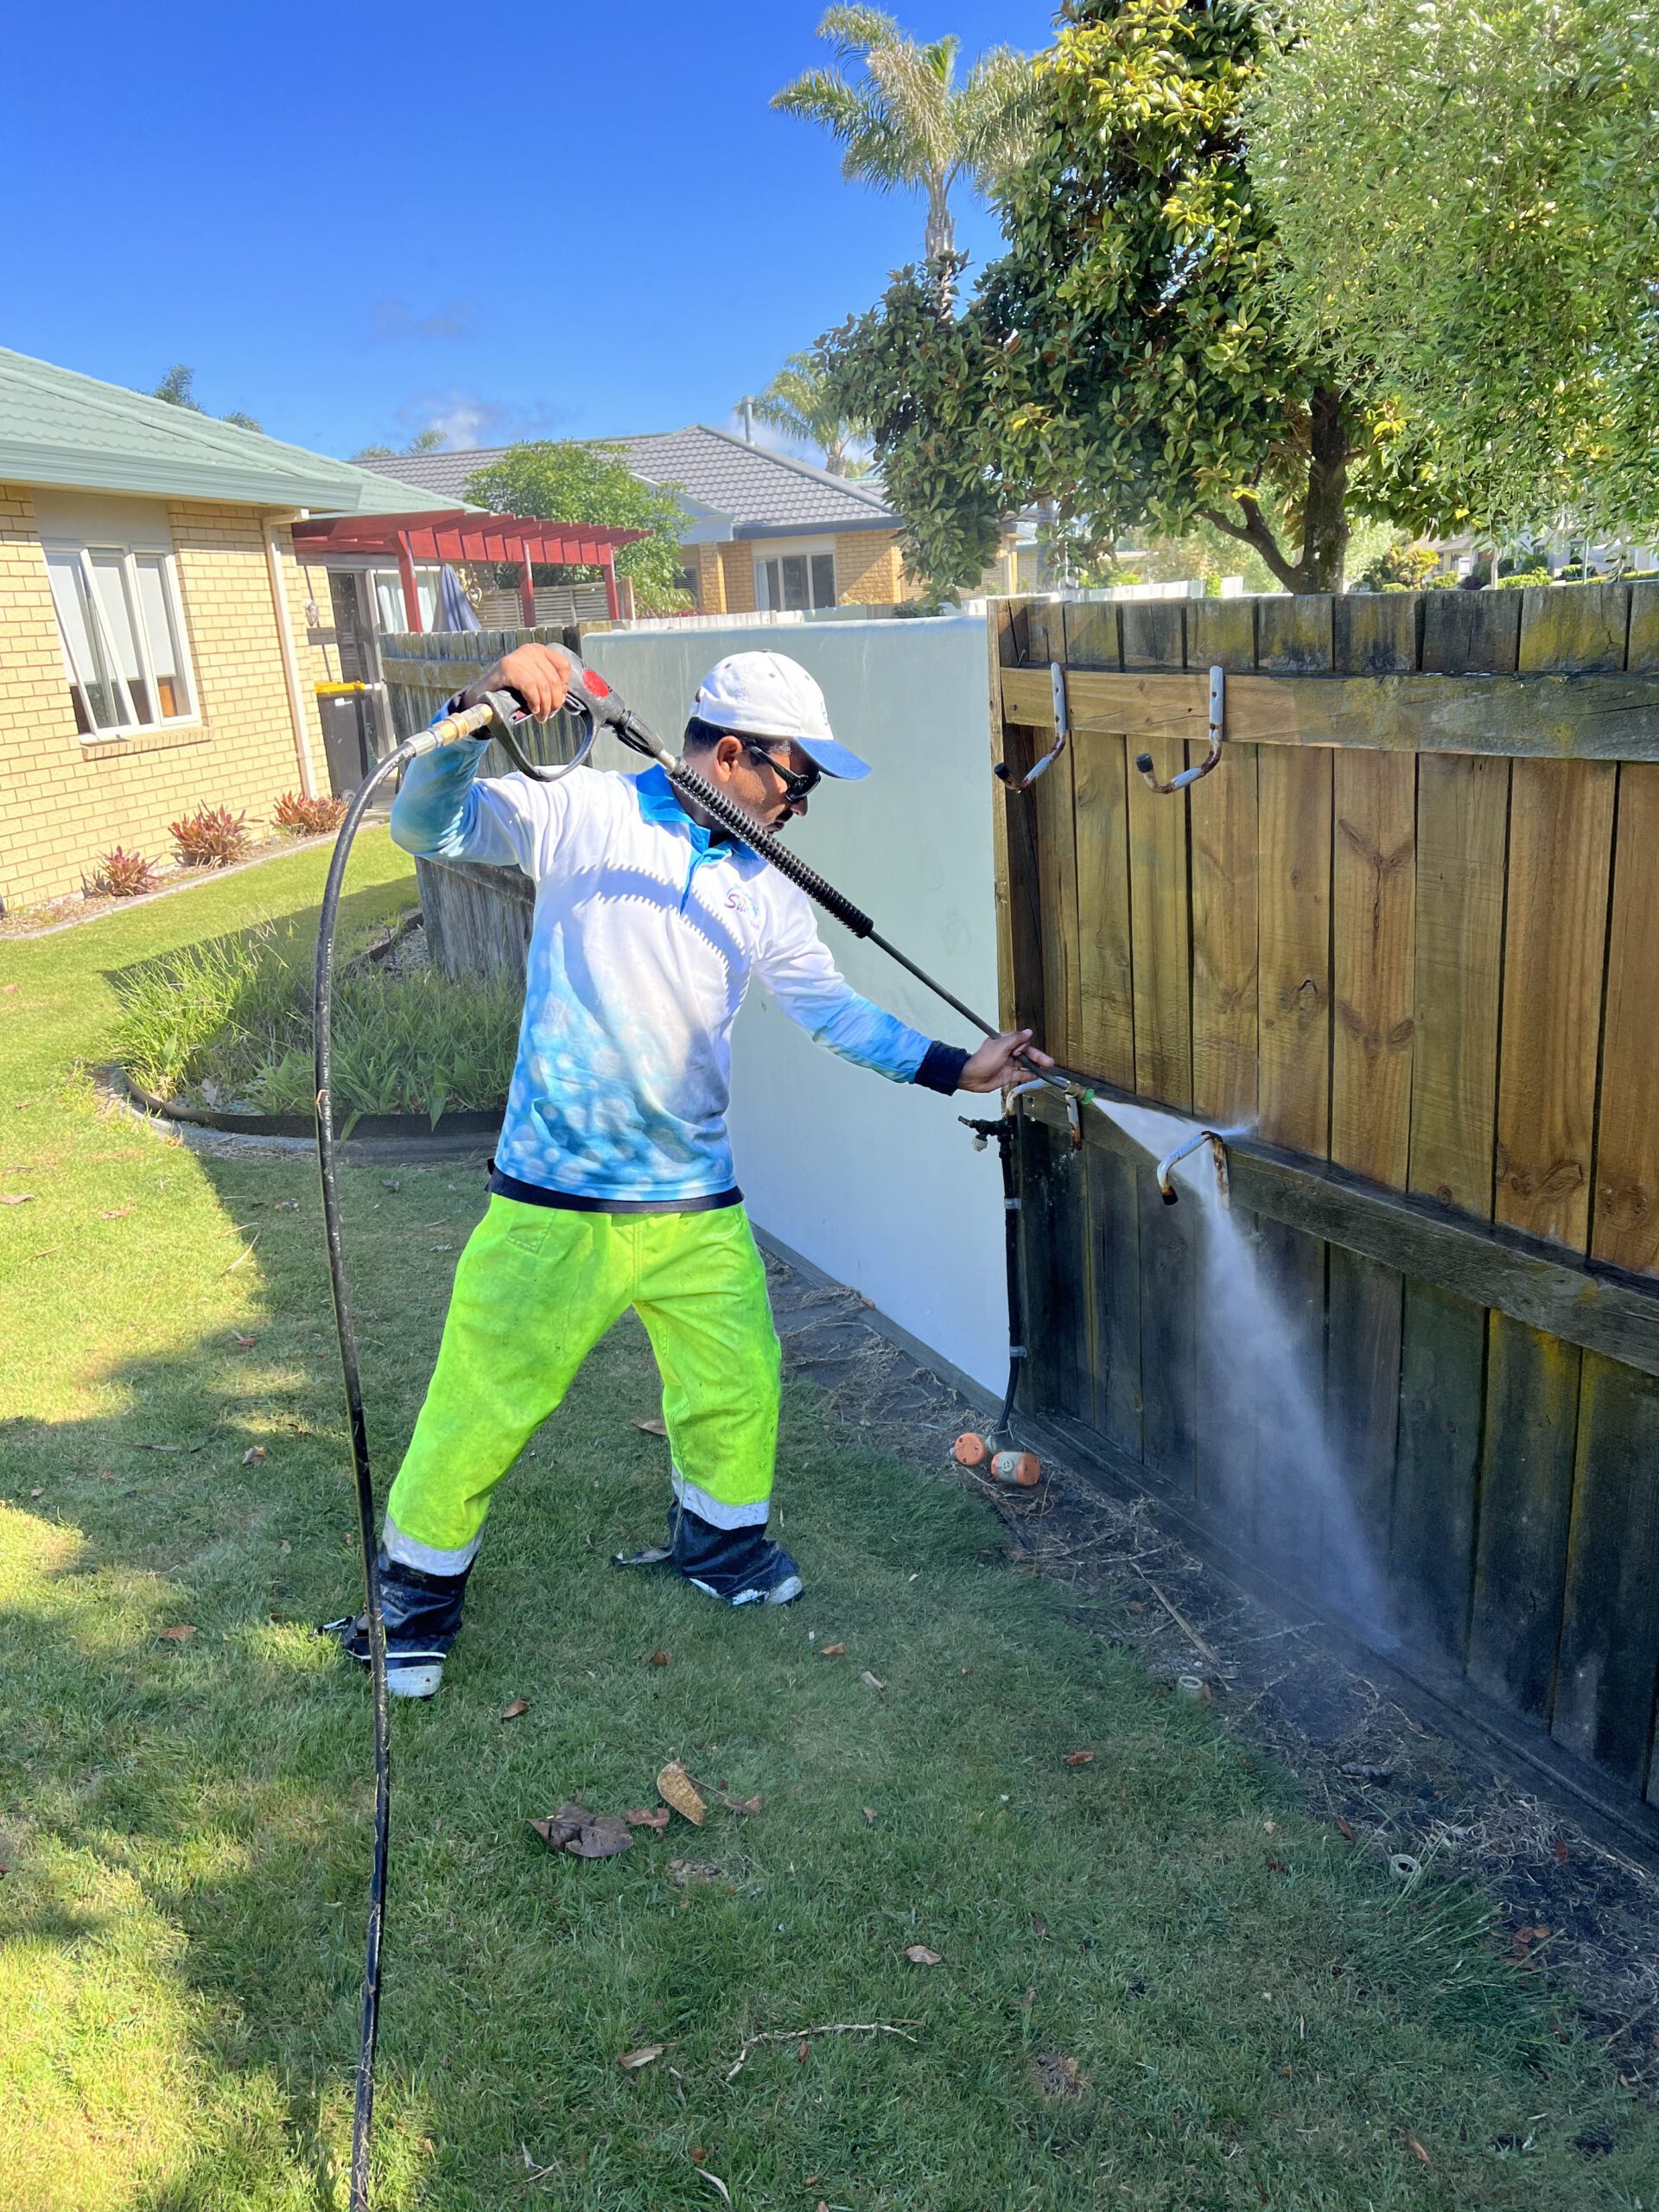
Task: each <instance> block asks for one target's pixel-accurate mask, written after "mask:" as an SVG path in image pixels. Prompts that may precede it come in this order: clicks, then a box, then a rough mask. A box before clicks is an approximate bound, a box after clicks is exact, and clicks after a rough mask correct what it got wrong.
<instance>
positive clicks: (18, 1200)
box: [0, 1191, 35, 1206]
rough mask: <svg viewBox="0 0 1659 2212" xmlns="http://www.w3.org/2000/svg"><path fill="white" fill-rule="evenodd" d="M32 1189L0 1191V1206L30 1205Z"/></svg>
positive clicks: (31, 1202)
mask: <svg viewBox="0 0 1659 2212" xmlns="http://www.w3.org/2000/svg"><path fill="white" fill-rule="evenodd" d="M34 1203H35V1193H34V1192H33V1191H0V1206H32V1205H34Z"/></svg>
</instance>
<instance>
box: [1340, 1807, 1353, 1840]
mask: <svg viewBox="0 0 1659 2212" xmlns="http://www.w3.org/2000/svg"><path fill="white" fill-rule="evenodd" d="M1337 1834H1338V1835H1339V1836H1341V1838H1342V1839H1343V1840H1344V1842H1345V1843H1351V1842H1352V1841H1353V1840H1354V1824H1353V1822H1352V1821H1344V1819H1343V1817H1342V1815H1341V1814H1340V1813H1338V1815H1337Z"/></svg>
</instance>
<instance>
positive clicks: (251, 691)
mask: <svg viewBox="0 0 1659 2212" xmlns="http://www.w3.org/2000/svg"><path fill="white" fill-rule="evenodd" d="M429 505H431V501H430V499H429V497H428V495H427V494H426V493H423V492H419V491H415V490H412V489H411V488H410V487H409V486H406V485H404V484H400V483H397V482H395V481H391V480H387V478H385V476H384V475H378V476H377V475H371V474H368V473H367V472H366V471H365V470H363V469H360V468H356V467H352V466H350V465H349V464H348V463H346V462H344V461H332V460H329V459H327V458H325V457H323V456H322V455H320V454H311V453H307V452H305V451H303V450H302V448H300V447H297V446H289V445H283V444H282V443H280V442H278V441H277V440H276V439H274V438H267V437H264V436H262V435H259V434H258V433H257V432H256V431H251V430H243V429H237V428H235V427H234V426H232V424H230V423H220V422H217V421H214V420H213V418H211V417H210V416H204V415H197V414H194V413H193V412H191V411H190V410H187V409H183V408H179V407H171V406H168V405H167V404H165V403H163V402H162V401H160V400H156V399H149V398H146V397H142V396H141V395H139V394H137V393H136V392H130V391H123V390H121V389H120V388H119V387H118V386H116V385H106V384H100V383H99V382H97V381H96V380H95V379H94V378H91V377H84V376H79V375H76V374H75V373H74V372H72V371H70V370H67V369H60V368H56V367H54V366H52V365H50V364H48V363H47V362H44V361H35V360H31V359H29V358H28V357H27V356H26V355H23V354H21V353H8V352H5V351H3V350H0V904H3V906H4V907H5V908H6V909H14V910H15V909H16V908H17V907H19V906H30V905H33V904H35V903H37V902H40V901H41V900H45V899H52V898H55V897H57V896H59V895H60V894H61V893H67V892H73V891H76V890H78V889H79V887H80V884H81V880H82V878H83V875H86V876H90V875H91V874H92V873H93V871H94V869H95V868H96V865H97V862H98V860H99V855H102V854H104V853H105V852H107V851H109V850H110V849H111V847H113V846H116V845H120V846H123V847H124V848H125V849H126V850H128V851H129V852H130V851H133V850H137V851H141V852H143V854H145V855H147V856H148V857H149V858H151V859H160V858H165V857H166V856H167V855H168V852H169V849H170V848H169V842H168V823H169V822H171V821H173V820H175V818H176V817H178V816H179V815H181V814H182V813H184V812H186V811H188V810H191V809H193V808H194V806H196V805H197V804H199V803H200V804H207V805H209V806H220V805H223V806H228V807H229V808H230V809H231V810H232V813H238V814H239V813H242V812H244V811H245V812H246V814H247V816H248V819H249V823H250V826H251V827H253V826H256V825H261V826H262V825H263V824H264V822H265V821H266V820H268V818H269V817H270V810H271V808H272V806H273V805H274V804H275V802H276V800H277V798H278V796H279V795H280V794H281V793H282V792H283V791H315V790H319V789H321V790H324V791H326V790H327V788H328V781H327V771H326V768H325V766H324V765H323V747H322V741H321V724H320V721H319V716H318V708H317V702H316V699H315V691H314V687H315V684H316V683H318V682H319V681H321V680H324V679H325V678H326V677H327V675H328V674H329V673H330V671H329V670H328V669H327V668H326V667H325V665H324V663H323V659H322V657H321V650H320V648H319V647H318V646H317V645H314V644H313V643H312V642H311V636H308V602H310V601H313V599H314V597H315V584H316V583H317V582H324V584H325V595H326V581H325V580H323V579H321V578H318V577H314V578H310V579H308V577H307V575H305V573H304V572H303V571H302V569H301V568H300V567H299V566H298V564H297V563H296V560H295V557H294V549H293V543H292V541H291V539H290V537H289V527H288V525H289V522H290V521H291V520H292V519H293V518H295V517H296V515H299V514H301V513H304V512H311V513H356V512H398V513H401V512H409V511H412V510H420V509H424V508H426V507H429ZM311 635H312V636H315V632H312V633H311Z"/></svg>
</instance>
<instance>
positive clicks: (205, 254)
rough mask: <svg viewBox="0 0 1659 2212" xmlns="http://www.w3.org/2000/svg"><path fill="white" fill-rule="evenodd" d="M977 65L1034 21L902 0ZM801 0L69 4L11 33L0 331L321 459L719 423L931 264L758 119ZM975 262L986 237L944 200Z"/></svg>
mask: <svg viewBox="0 0 1659 2212" xmlns="http://www.w3.org/2000/svg"><path fill="white" fill-rule="evenodd" d="M893 12H895V13H896V14H897V15H898V16H899V20H900V22H902V23H903V24H904V25H905V26H906V29H909V30H911V31H912V32H914V33H916V34H917V35H921V36H924V37H930V38H931V37H936V36H938V35H939V34H941V33H942V32H944V31H950V30H954V31H955V32H957V34H958V35H960V36H961V38H962V41H963V54H964V58H965V57H967V56H969V55H971V54H975V53H976V52H978V51H979V50H980V49H981V48H982V47H985V46H988V45H993V44H995V43H997V42H999V41H1006V42H1007V43H1009V44H1013V45H1016V46H1020V47H1021V48H1025V49H1027V51H1033V52H1034V51H1035V50H1037V49H1038V48H1040V47H1042V46H1044V45H1046V44H1047V43H1048V42H1049V40H1050V36H1051V30H1050V25H1051V20H1052V5H1051V4H1050V0H915V4H912V5H908V6H904V5H895V7H894V9H893ZM820 13H821V8H820V5H819V4H818V0H811V4H799V0H746V4H742V5H739V4H735V0H701V4H698V5H687V4H686V3H685V0H632V4H627V0H621V4H619V0H586V4H573V0H552V4H549V0H542V4H540V5H519V4H518V0H509V3H508V4H505V5H501V4H497V5H494V6H489V5H483V4H480V3H479V0H473V4H471V5H467V6H457V5H456V4H455V0H444V4H442V5H438V4H435V0H402V4H400V5H397V6H388V5H383V4H378V0H375V3H374V4H367V3H366V0H345V4H343V5H339V4H337V5H334V6H331V7H316V6H313V7H297V8H296V7H294V6H292V5H288V6H283V7H280V8H279V7H276V6H271V5H268V4H266V0H239V4H226V0H213V4H212V5H204V4H200V0H186V4H169V3H168V0H152V4H151V5H150V6H149V7H146V8H137V9H135V8H134V7H132V6H131V5H130V0H121V4H109V0H56V4H49V5H46V6H41V7H35V8H30V9H28V10H22V11H20V13H19V14H18V15H17V16H14V17H13V18H11V22H12V28H11V30H10V33H9V34H8V48H9V51H8V56H7V59H8V61H9V62H10V71H9V74H10V101H9V103H8V105H9V110H10V118H11V123H12V126H13V128H12V158H11V160H10V162H8V164H7V172H8V175H7V186H6V199H7V201H8V202H9V205H8V207H7V209H6V219H5V220H4V222H3V224H0V298H3V300H4V302H5V303H6V315H5V321H4V325H3V328H0V342H3V343H4V344H6V345H9V346H15V347H16V348H17V349H18V350H19V351H21V352H22V353H33V354H37V355H40V356H41V357H42V358H43V359H47V360H50V361H55V362H59V363H60V364H61V365H64V366H65V367H67V368H73V369H79V370H83V371H85V372H86V373H87V374H88V375H92V376H98V377H104V378H108V379H109V380H110V381H111V383H116V384H126V385H136V386H138V387H139V388H141V389H143V390H148V389H149V388H150V387H151V386H152V385H154V384H155V383H156V379H157V378H159V377H160V376H161V375H162V372H163V371H164V370H165V369H166V368H167V367H168V365H169V364H170V363H172V362H175V361H186V362H188V363H190V364H191V365H192V366H193V367H194V370H195V372H196V391H197V395H198V397H200V399H201V401H202V403H203V404H205V405H206V406H207V408H208V409H209V410H211V411H213V413H215V414H222V413H224V412H225V410H226V409H229V408H241V409H245V410H247V411H248V412H249V413H250V414H251V415H253V416H256V417H257V419H258V421H259V422H260V423H262V424H263V425H264V428H265V429H268V430H269V431H270V432H271V434H272V435H275V436H278V437H283V438H289V439H292V440H294V441H295V442H296V443H298V444H301V445H304V446H310V447H314V448H316V449H318V450H319V451H321V452H326V453H336V454H348V453H350V452H351V451H352V450H353V448H355V447H357V446H359V445H363V444H365V443H367V442H370V441H378V442H388V443H393V444H401V443H402V442H404V439H405V438H406V437H407V436H408V435H409V434H410V432H411V431H413V430H416V429H421V428H422V427H423V425H425V424H426V423H442V424H443V425H445V426H446V427H447V428H448V430H449V431H450V433H451V435H450V442H452V443H462V444H474V443H494V442H498V441H499V440H501V439H503V438H509V437H512V436H514V435H542V436H555V437H561V436H563V437H597V436H603V435H606V434H607V433H620V432H626V431H642V430H657V429H675V428H677V427H678V426H679V425H681V424H683V423H689V422H694V421H703V422H709V423H724V422H726V421H728V418H729V413H730V410H731V408H732V406H733V404H734V401H735V400H736V399H737V398H738V397H740V396H741V394H742V393H743V392H744V391H749V390H753V389H755V388H757V387H758V386H760V385H763V384H764V383H765V382H766V379H767V378H769V377H770V376H771V375H772V372H773V371H774V370H775V369H776V368H777V367H778V366H779V364H780V363H781V361H782V359H783V358H784V356H785V354H786V353H791V352H794V351H797V350H798V349H799V348H801V347H803V346H807V345H809V344H810V342H811V340H813V339H814V338H815V337H816V336H817V334H818V333H819V332H820V331H822V330H823V329H824V328H826V327H829V326H830V325H832V324H834V323H836V322H838V321H841V320H842V317H843V316H845V315H847V314H849V312H851V311H853V310H854V309H856V308H863V307H866V306H868V304H869V303H870V302H872V301H874V299H875V298H876V296H878V294H879V293H880V290H881V289H882V285H883V283H884V281H885V278H886V275H887V270H889V269H891V268H893V267H895V266H897V265H898V264H899V263H901V262H903V261H906V260H909V259H912V258H914V257H916V256H917V255H918V252H919V251H920V245H921V235H922V207H921V203H920V201H919V200H918V199H916V198H914V197H912V196H911V195H908V194H896V195H893V196H892V197H886V196H883V195H881V194H876V193H873V192H871V191H869V190H868V188H864V187H855V186H851V185H848V184H845V183H843V182H842V179H841V176H840V173H839V167H838V157H837V155H836V149H835V148H834V146H833V145H832V143H831V142H830V141H829V137H827V135H826V134H824V133H823V132H821V131H818V130H814V129H813V128H812V127H810V125H808V124H804V123H798V122H797V121H795V120H794V119H793V118H791V117H788V116H784V115H779V114H774V113H773V112H772V111H771V110H770V109H769V107H768V106H767V101H768V99H769V98H770V96H771V95H772V92H775V91H776V90H777V89H778V88H779V86H781V85H783V84H784V83H785V82H786V81H787V80H788V79H790V78H791V77H792V76H794V75H796V74H798V73H799V72H800V71H801V70H802V69H804V68H806V67H812V66H814V65H816V64H817V63H818V62H819V61H820V60H823V59H824V58H826V51H827V50H826V49H825V48H823V47H822V46H821V45H820V43H819V42H818V41H817V39H815V38H814V36H813V35H812V34H813V29H814V27H815V25H816V23H817V20H818V17H819V15H820ZM959 229H960V233H961V236H962V239H963V244H964V245H965V246H967V247H968V248H969V251H972V252H973V253H974V254H975V255H976V257H981V256H982V255H983V254H984V253H985V251H987V250H988V249H990V248H993V247H994V246H995V226H994V224H993V223H992V222H991V220H990V219H989V218H988V215H987V214H986V213H985V212H984V211H983V210H982V209H981V208H979V207H976V206H975V205H973V204H972V203H971V202H970V201H969V200H968V199H967V197H966V196H965V195H964V198H963V203H962V207H961V209H960V212H959Z"/></svg>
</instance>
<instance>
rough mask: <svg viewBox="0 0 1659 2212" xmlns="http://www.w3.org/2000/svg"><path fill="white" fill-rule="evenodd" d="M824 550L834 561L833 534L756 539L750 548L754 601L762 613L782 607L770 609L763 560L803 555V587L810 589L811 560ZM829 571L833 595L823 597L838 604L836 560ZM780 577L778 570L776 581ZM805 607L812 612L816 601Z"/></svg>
mask: <svg viewBox="0 0 1659 2212" xmlns="http://www.w3.org/2000/svg"><path fill="white" fill-rule="evenodd" d="M826 553H827V554H828V555H829V557H830V560H831V563H835V553H836V541H835V539H834V538H833V537H772V538H766V539H763V540H761V541H760V542H759V543H756V545H755V548H754V603H755V606H756V607H757V608H759V609H760V612H761V613H768V612H778V613H781V612H782V611H783V610H782V609H773V607H772V589H771V585H770V584H769V582H768V581H767V577H766V563H767V562H768V561H780V562H781V561H785V560H794V559H797V558H798V557H800V556H804V557H805V560H806V564H807V569H806V575H807V588H808V591H809V592H810V589H811V581H812V562H813V560H814V558H815V557H817V556H822V555H823V554H826ZM832 575H833V579H834V591H835V596H834V597H833V598H832V599H830V600H829V601H826V602H825V604H826V605H828V606H830V607H839V606H840V604H841V576H840V574H839V564H838V563H836V565H835V566H834V568H832ZM781 581H782V575H781V571H780V572H779V582H781ZM807 611H809V612H810V613H815V614H816V613H817V611H818V610H817V601H814V602H813V603H812V606H811V607H810V609H809V610H807Z"/></svg>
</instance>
